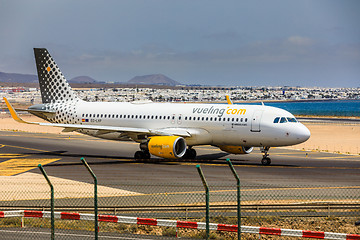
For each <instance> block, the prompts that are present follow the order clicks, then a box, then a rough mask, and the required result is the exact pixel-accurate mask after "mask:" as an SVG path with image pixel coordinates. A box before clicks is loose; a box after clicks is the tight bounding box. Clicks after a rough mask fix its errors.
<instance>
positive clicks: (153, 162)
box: [0, 132, 360, 206]
mask: <svg viewBox="0 0 360 240" xmlns="http://www.w3.org/2000/svg"><path fill="white" fill-rule="evenodd" d="M138 148H139V146H138V144H136V143H132V142H115V141H107V140H101V139H96V138H91V137H87V136H84V135H72V136H70V137H69V136H68V135H61V134H38V133H36V134H35V133H24V132H0V179H2V180H1V181H2V183H3V184H4V183H5V182H12V181H14V180H15V179H22V177H24V178H25V179H29V178H30V179H33V181H35V179H36V177H35V176H38V177H39V176H40V177H39V178H38V180H36V181H37V182H36V184H37V186H42V188H44V190H42V191H45V189H46V188H47V185H46V182H45V180H44V179H43V180H42V176H41V175H40V171H39V169H38V168H37V165H38V164H43V165H45V170H46V172H47V173H48V175H49V176H51V177H53V179H54V181H55V182H56V183H57V185H56V186H57V189H59V188H60V189H62V190H61V191H62V192H63V193H64V194H63V195H61V193H57V194H58V195H57V196H56V197H57V198H58V199H65V198H66V199H67V201H69V199H73V202H72V204H79V203H80V202H81V204H89V205H91V199H88V200H86V199H87V198H88V197H89V194H90V193H91V189H92V185H91V184H90V183H91V182H92V179H91V177H90V175H89V173H88V172H87V170H86V169H85V167H84V166H83V165H82V164H81V162H80V158H81V157H84V158H85V159H86V160H87V161H88V163H89V164H90V166H91V167H92V169H93V171H94V173H95V174H96V175H97V177H98V179H99V185H100V189H101V190H100V191H99V192H102V195H100V197H102V200H100V203H101V204H104V205H106V204H107V205H111V204H120V198H119V197H118V196H122V195H126V194H127V195H129V194H130V195H132V197H133V199H132V201H133V200H134V199H135V198H136V203H134V204H138V205H142V204H143V205H146V204H148V205H151V204H152V203H150V202H145V203H144V201H145V199H147V198H149V196H151V199H152V200H151V201H157V200H159V199H163V198H164V196H165V195H166V201H165V200H162V201H164V202H163V204H173V205H176V204H182V203H183V204H184V203H188V204H190V203H197V202H198V201H199V200H198V198H197V197H196V198H195V197H194V199H192V198H191V196H195V195H196V194H201V193H202V192H203V186H202V182H201V180H200V177H199V175H198V173H197V170H196V168H195V166H196V165H197V164H200V165H201V167H202V170H203V172H204V174H205V177H206V179H207V181H208V183H209V186H210V189H211V191H212V193H211V196H212V197H211V201H212V202H221V201H222V202H233V201H235V198H234V197H233V196H235V195H234V194H236V191H235V187H236V182H235V179H234V177H233V175H232V174H231V171H230V169H229V167H228V165H227V164H226V162H225V159H226V158H230V159H231V160H232V162H233V164H234V166H235V169H236V170H237V172H238V174H239V176H240V178H241V185H242V192H243V195H244V197H243V198H242V199H243V201H247V202H249V203H251V202H254V201H263V200H266V201H268V202H269V201H271V200H274V201H275V200H276V201H277V202H281V201H287V202H289V201H290V202H291V201H295V200H296V201H308V200H311V199H313V200H316V201H322V200H324V201H333V200H334V199H336V200H337V201H353V200H357V199H358V196H359V195H360V174H359V170H360V156H351V155H341V154H330V153H320V152H305V151H296V150H290V149H284V148H274V149H271V150H270V157H271V159H272V164H271V165H270V166H262V165H261V163H260V160H261V153H260V152H259V151H258V150H255V151H254V152H253V153H251V154H247V155H232V154H226V153H224V152H222V151H220V150H218V149H217V148H214V147H211V146H201V147H196V148H195V149H196V150H197V153H198V158H197V159H196V160H193V161H186V160H180V161H168V160H164V159H160V158H155V157H154V158H152V159H150V160H149V161H146V162H137V161H135V160H134V159H133V157H132V156H133V154H134V152H135V151H137V150H138ZM16 181H17V182H18V181H19V180H16ZM25 185H26V184H25ZM25 185H24V186H25ZM61 185H64V188H61V187H60V186H61ZM69 186H72V187H73V188H75V191H72V192H73V193H72V194H71V193H65V192H66V190H65V189H68V188H69ZM19 189H21V186H19ZM19 191H20V190H19ZM81 191H88V193H87V194H85V195H81V196H80V192H81ZM39 192H40V190H39ZM69 192H71V191H70V190H69ZM37 194H38V195H36V194H35V193H32V194H31V196H32V197H31V196H30V194H29V197H27V195H26V196H23V197H22V198H15V200H16V204H30V205H36V206H38V205H39V204H42V203H43V204H45V202H43V201H42V200H39V199H43V198H46V197H45V196H43V195H41V194H40V193H37ZM69 194H70V195H69ZM100 194H101V193H100ZM90 195H91V194H90ZM227 195H229V196H231V197H229V198H226V196H227ZM36 196H37V197H36ZM114 196H117V197H114ZM189 196H190V197H189ZM224 196H225V198H226V200H224ZM269 196H270V197H269ZM305 196H307V197H305ZM4 198H6V196H5V197H4ZM29 198H30V199H29ZM1 200H2V201H3V204H5V205H6V204H15V203H14V201H9V199H1ZM4 201H5V202H4ZM44 201H45V200H44ZM58 201H59V202H58V205H59V204H61V200H58ZM67 203H69V202H66V203H65V200H63V204H67Z"/></svg>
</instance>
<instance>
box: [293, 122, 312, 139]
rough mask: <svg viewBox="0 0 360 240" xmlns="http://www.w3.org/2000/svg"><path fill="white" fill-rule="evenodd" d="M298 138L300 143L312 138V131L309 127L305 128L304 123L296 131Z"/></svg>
mask: <svg viewBox="0 0 360 240" xmlns="http://www.w3.org/2000/svg"><path fill="white" fill-rule="evenodd" d="M296 130H297V131H296V138H297V140H299V143H302V142H305V141H306V140H308V139H309V138H310V135H311V134H310V131H309V129H308V128H307V127H305V126H304V125H303V124H302V123H300V125H299V126H298V128H297V129H296Z"/></svg>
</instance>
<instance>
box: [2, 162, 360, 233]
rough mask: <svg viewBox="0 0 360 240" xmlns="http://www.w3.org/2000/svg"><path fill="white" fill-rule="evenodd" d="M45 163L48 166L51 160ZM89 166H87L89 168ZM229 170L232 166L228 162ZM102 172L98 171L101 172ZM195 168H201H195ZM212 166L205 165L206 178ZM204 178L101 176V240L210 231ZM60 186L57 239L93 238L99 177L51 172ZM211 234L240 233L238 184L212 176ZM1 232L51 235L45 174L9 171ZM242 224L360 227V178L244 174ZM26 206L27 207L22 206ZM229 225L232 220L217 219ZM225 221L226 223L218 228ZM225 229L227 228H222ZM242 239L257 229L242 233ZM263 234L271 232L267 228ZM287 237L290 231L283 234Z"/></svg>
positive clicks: (358, 230) (332, 229) (331, 228)
mask: <svg viewBox="0 0 360 240" xmlns="http://www.w3.org/2000/svg"><path fill="white" fill-rule="evenodd" d="M45 169H46V167H45ZM84 171H87V170H86V169H85V168H84ZM228 171H229V175H231V174H232V173H231V170H230V168H229V169H228ZM95 174H96V172H95ZM195 174H196V173H195ZM206 174H207V172H206V171H205V170H204V176H205V178H206ZM198 178H199V181H198V182H193V181H192V182H187V181H183V182H178V183H174V182H168V183H166V182H164V183H161V184H159V183H158V182H156V183H154V182H151V181H148V182H147V181H146V180H144V181H143V182H142V184H139V182H136V183H134V182H132V181H123V182H121V183H119V182H115V181H114V182H111V181H109V180H107V182H106V184H102V181H101V179H98V181H99V185H98V188H97V198H98V201H97V206H98V214H99V218H98V220H99V222H98V235H99V239H102V238H103V239H105V238H106V237H107V238H114V239H117V238H118V239H121V238H122V239H131V238H143V239H154V238H164V239H167V238H177V237H181V238H183V239H186V238H206V236H207V232H206V230H205V229H206V224H205V223H206V222H207V219H206V205H207V204H206V194H205V189H204V185H203V184H202V182H201V178H200V176H198ZM49 180H50V182H51V184H52V185H53V186H54V210H55V214H54V231H55V238H56V239H94V238H95V232H96V231H95V229H96V227H95V224H94V180H93V178H92V177H91V175H90V174H89V180H88V182H80V181H71V180H67V179H61V178H56V177H49ZM207 184H208V187H209V203H208V204H209V222H210V223H212V225H211V226H210V232H209V238H211V239H237V233H236V231H237V229H236V227H234V226H229V225H236V224H237V209H238V206H237V183H236V180H235V178H234V179H233V181H218V179H208V182H207ZM0 185H1V187H0V198H1V199H0V200H1V201H0V211H2V213H0V217H1V218H0V231H1V232H2V233H1V234H2V235H1V236H4V239H6V238H7V237H6V236H9V237H8V239H29V238H35V239H50V238H51V191H50V187H49V185H48V184H47V182H46V180H45V178H44V176H43V175H41V174H34V173H30V172H29V173H26V174H22V175H21V177H20V178H19V177H18V178H14V177H7V178H3V180H2V182H1V183H0ZM240 186H241V191H240V192H241V205H240V207H241V225H242V226H253V227H268V228H281V229H303V230H309V231H326V232H338V233H347V234H349V233H350V234H359V233H360V228H359V227H356V226H354V223H355V222H356V221H358V220H359V219H360V202H359V196H360V185H359V184H354V185H352V186H341V185H335V184H334V186H329V185H327V186H324V185H317V184H316V183H313V184H299V185H296V186H294V185H292V186H290V185H288V184H287V183H286V182H280V183H278V184H277V186H276V187H274V185H273V184H272V185H267V184H266V183H263V182H262V183H257V182H256V181H242V182H241V184H240ZM24 210H26V211H24ZM214 224H215V225H216V224H226V225H216V226H215V225H214ZM219 226H221V227H222V229H220V228H216V227H219ZM216 229H220V230H222V231H216ZM241 236H242V238H243V239H258V238H259V235H256V234H249V233H243V234H242V235H241ZM262 238H264V239H267V238H270V237H269V236H267V235H262ZM284 239H286V238H284Z"/></svg>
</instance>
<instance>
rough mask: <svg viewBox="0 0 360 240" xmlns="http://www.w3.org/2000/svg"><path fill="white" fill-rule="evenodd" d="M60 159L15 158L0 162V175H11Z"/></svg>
mask: <svg viewBox="0 0 360 240" xmlns="http://www.w3.org/2000/svg"><path fill="white" fill-rule="evenodd" d="M58 160H60V158H16V159H10V160H8V161H5V162H1V163H0V176H13V175H16V174H19V173H23V172H27V171H29V170H32V169H34V168H37V167H38V165H39V164H42V165H45V164H48V163H52V162H55V161H58Z"/></svg>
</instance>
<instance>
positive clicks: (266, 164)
mask: <svg viewBox="0 0 360 240" xmlns="http://www.w3.org/2000/svg"><path fill="white" fill-rule="evenodd" d="M261 164H262V165H264V166H268V165H270V164H271V159H270V158H269V157H264V158H263V159H262V160H261Z"/></svg>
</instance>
